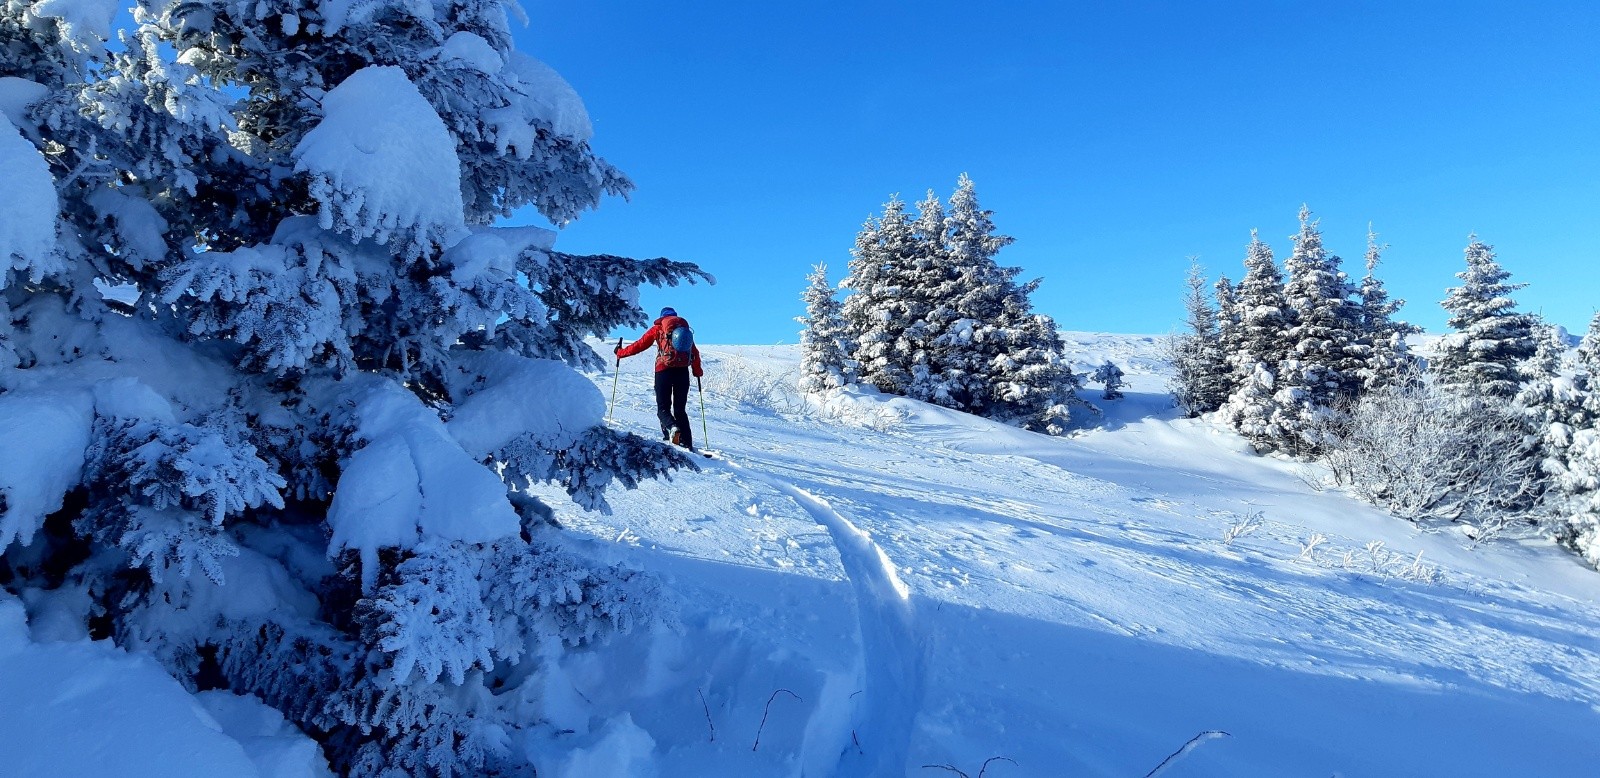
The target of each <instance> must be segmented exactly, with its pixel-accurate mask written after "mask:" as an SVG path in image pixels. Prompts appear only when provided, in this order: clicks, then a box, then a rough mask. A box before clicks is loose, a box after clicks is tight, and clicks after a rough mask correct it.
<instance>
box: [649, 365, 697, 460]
mask: <svg viewBox="0 0 1600 778" xmlns="http://www.w3.org/2000/svg"><path fill="white" fill-rule="evenodd" d="M656 418H658V419H660V420H661V437H663V438H666V437H668V431H669V430H671V429H672V428H673V427H677V428H678V432H679V434H680V436H681V439H682V441H683V445H684V447H686V448H693V447H694V438H693V433H692V431H691V429H690V427H689V368H687V367H669V368H665V369H662V370H657V371H656Z"/></svg>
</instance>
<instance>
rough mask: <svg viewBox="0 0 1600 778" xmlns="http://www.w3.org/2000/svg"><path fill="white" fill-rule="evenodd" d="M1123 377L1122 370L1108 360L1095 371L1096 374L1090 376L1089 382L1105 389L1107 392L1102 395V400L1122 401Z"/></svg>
mask: <svg viewBox="0 0 1600 778" xmlns="http://www.w3.org/2000/svg"><path fill="white" fill-rule="evenodd" d="M1122 376H1123V372H1122V368H1120V367H1117V366H1116V364H1115V363H1113V362H1112V361H1111V360H1109V359H1108V360H1106V361H1105V362H1102V363H1101V364H1100V366H1099V367H1097V368H1095V369H1094V372H1093V373H1091V374H1090V375H1089V380H1090V381H1093V382H1095V383H1098V384H1100V385H1101V386H1103V387H1105V391H1103V392H1101V393H1100V397H1101V399H1105V400H1120V399H1122Z"/></svg>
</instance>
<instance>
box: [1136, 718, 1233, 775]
mask: <svg viewBox="0 0 1600 778" xmlns="http://www.w3.org/2000/svg"><path fill="white" fill-rule="evenodd" d="M1219 737H1233V736H1232V735H1230V734H1228V733H1226V732H1223V731H1222V730H1220V729H1208V730H1206V731H1205V732H1201V733H1200V734H1198V735H1195V736H1194V737H1192V738H1189V742H1187V743H1184V744H1183V748H1180V749H1178V750H1177V751H1174V752H1172V756H1169V757H1167V758H1166V759H1163V760H1161V764H1158V765H1156V769H1154V770H1151V771H1150V772H1149V773H1148V774H1146V775H1145V777H1144V778H1156V776H1158V775H1160V774H1161V773H1162V772H1164V771H1165V770H1166V769H1167V768H1168V767H1170V766H1172V765H1174V764H1176V763H1177V762H1178V760H1180V759H1182V758H1184V757H1186V756H1188V755H1189V752H1190V751H1193V750H1195V749H1196V748H1199V747H1200V744H1201V743H1204V742H1206V741H1207V740H1213V739H1216V738H1219Z"/></svg>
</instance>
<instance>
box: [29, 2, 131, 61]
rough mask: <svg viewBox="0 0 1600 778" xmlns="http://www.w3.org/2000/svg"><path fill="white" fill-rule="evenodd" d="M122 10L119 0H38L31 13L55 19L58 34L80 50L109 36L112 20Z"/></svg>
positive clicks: (93, 45)
mask: <svg viewBox="0 0 1600 778" xmlns="http://www.w3.org/2000/svg"><path fill="white" fill-rule="evenodd" d="M119 10H121V3H120V2H119V0H39V2H37V3H34V4H33V8H32V11H33V13H34V15H36V16H39V17H41V18H44V19H55V20H56V24H57V27H58V28H59V30H60V32H61V37H62V38H63V39H64V40H65V41H66V42H67V43H68V45H70V46H71V47H72V48H73V49H75V50H77V51H80V52H90V51H94V50H96V49H97V48H99V47H100V44H101V43H103V42H104V41H107V40H110V39H111V22H112V20H113V19H115V18H116V16H117V12H118V11H119Z"/></svg>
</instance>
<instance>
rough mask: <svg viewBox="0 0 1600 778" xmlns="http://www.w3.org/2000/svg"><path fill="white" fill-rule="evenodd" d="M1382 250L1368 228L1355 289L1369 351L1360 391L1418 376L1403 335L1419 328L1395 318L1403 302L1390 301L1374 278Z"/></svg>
mask: <svg viewBox="0 0 1600 778" xmlns="http://www.w3.org/2000/svg"><path fill="white" fill-rule="evenodd" d="M1384 248H1386V246H1381V245H1379V244H1378V234H1377V233H1376V232H1373V231H1372V225H1370V224H1369V225H1367V256H1366V260H1367V274H1366V275H1365V276H1362V278H1361V286H1360V288H1359V289H1358V290H1357V294H1359V295H1360V297H1361V327H1360V333H1361V339H1362V341H1363V342H1364V343H1365V344H1366V345H1367V346H1368V348H1369V349H1370V351H1369V352H1368V353H1367V360H1366V364H1365V365H1364V366H1362V368H1361V371H1360V372H1361V387H1362V389H1363V390H1372V389H1376V388H1378V387H1380V386H1388V385H1390V384H1392V383H1394V382H1395V381H1398V380H1400V379H1401V378H1402V377H1406V376H1414V375H1416V373H1417V371H1416V362H1417V360H1416V357H1414V356H1412V354H1411V351H1410V349H1409V348H1408V347H1407V346H1406V336H1408V335H1414V334H1416V333H1419V332H1421V331H1422V328H1421V327H1418V326H1416V325H1413V324H1410V323H1407V322H1404V321H1400V320H1397V319H1395V318H1394V315H1395V314H1396V313H1398V312H1399V310H1400V308H1401V307H1403V306H1404V305H1405V304H1406V301H1405V300H1392V299H1390V298H1389V291H1388V290H1387V289H1385V288H1384V286H1383V281H1382V280H1380V279H1379V278H1378V276H1377V269H1378V263H1379V262H1380V261H1382V258H1383V250H1384Z"/></svg>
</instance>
